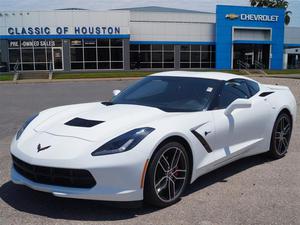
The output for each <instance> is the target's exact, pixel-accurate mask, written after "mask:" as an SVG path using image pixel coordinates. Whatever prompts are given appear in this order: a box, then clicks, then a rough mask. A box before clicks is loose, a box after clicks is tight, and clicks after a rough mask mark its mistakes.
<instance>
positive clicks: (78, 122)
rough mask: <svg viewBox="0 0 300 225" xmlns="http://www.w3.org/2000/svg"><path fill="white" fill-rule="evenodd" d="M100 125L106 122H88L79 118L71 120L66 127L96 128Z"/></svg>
mask: <svg viewBox="0 0 300 225" xmlns="http://www.w3.org/2000/svg"><path fill="white" fill-rule="evenodd" d="M100 123H104V121H97V120H86V119H82V118H78V117H77V118H74V119H72V120H70V121H69V122H66V123H65V125H67V126H72V127H94V126H96V125H98V124H100Z"/></svg>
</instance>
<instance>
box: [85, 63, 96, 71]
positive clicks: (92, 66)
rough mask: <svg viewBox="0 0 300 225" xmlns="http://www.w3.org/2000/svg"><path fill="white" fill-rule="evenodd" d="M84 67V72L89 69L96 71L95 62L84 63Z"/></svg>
mask: <svg viewBox="0 0 300 225" xmlns="http://www.w3.org/2000/svg"><path fill="white" fill-rule="evenodd" d="M84 67H85V69H86V70H91V69H94V70H95V69H97V63H96V62H86V63H85V64H84Z"/></svg>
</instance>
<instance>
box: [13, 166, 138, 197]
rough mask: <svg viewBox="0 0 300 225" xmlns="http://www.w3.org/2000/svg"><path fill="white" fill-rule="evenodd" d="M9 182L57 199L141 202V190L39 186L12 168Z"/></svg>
mask: <svg viewBox="0 0 300 225" xmlns="http://www.w3.org/2000/svg"><path fill="white" fill-rule="evenodd" d="M11 180H12V181H13V183H15V184H19V185H25V186H27V187H29V188H31V189H33V190H37V191H42V192H48V193H52V194H53V195H54V196H57V197H64V198H77V199H89V200H102V201H126V202H127V201H140V200H143V189H137V190H123V189H120V188H112V187H101V186H100V185H98V186H97V185H96V186H95V187H93V188H91V189H86V188H68V187H60V186H53V185H46V184H40V183H35V182H33V181H31V180H29V179H27V178H25V177H23V176H22V175H21V174H19V173H18V172H17V171H16V170H15V169H14V168H13V167H12V169H11Z"/></svg>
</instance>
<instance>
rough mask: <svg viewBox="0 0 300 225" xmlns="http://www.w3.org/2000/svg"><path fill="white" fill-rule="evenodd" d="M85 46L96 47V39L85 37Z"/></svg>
mask: <svg viewBox="0 0 300 225" xmlns="http://www.w3.org/2000/svg"><path fill="white" fill-rule="evenodd" d="M84 46H85V47H95V46H96V39H85V40H84Z"/></svg>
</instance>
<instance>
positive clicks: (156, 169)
mask: <svg viewBox="0 0 300 225" xmlns="http://www.w3.org/2000/svg"><path fill="white" fill-rule="evenodd" d="M189 180H190V164H189V158H188V154H187V151H186V149H185V147H184V146H183V145H181V144H180V143H178V142H169V143H166V144H164V145H163V146H161V147H159V148H158V150H157V151H156V152H155V153H154V156H153V157H152V159H151V161H150V163H149V167H148V170H147V173H146V179H145V186H144V187H145V188H144V200H145V202H146V203H148V204H150V205H153V206H156V207H160V208H163V207H167V206H170V205H172V204H174V203H176V202H177V201H179V200H180V196H181V194H182V193H183V192H184V190H185V188H186V186H187V184H188V182H189Z"/></svg>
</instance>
